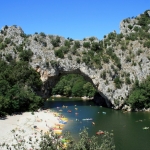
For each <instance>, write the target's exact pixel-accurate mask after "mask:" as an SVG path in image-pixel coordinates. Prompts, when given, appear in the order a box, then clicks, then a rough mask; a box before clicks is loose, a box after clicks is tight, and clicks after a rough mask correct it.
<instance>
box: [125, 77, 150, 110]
mask: <svg viewBox="0 0 150 150" xmlns="http://www.w3.org/2000/svg"><path fill="white" fill-rule="evenodd" d="M126 102H127V104H129V105H131V108H132V109H133V110H135V109H136V108H137V109H143V108H149V107H150V76H148V77H147V79H146V80H144V81H143V82H141V83H140V84H139V82H138V80H136V82H135V84H134V86H133V89H132V90H131V91H130V95H129V98H128V99H127V101H126Z"/></svg>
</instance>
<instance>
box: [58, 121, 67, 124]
mask: <svg viewBox="0 0 150 150" xmlns="http://www.w3.org/2000/svg"><path fill="white" fill-rule="evenodd" d="M59 123H62V124H66V123H67V122H66V121H63V120H59Z"/></svg>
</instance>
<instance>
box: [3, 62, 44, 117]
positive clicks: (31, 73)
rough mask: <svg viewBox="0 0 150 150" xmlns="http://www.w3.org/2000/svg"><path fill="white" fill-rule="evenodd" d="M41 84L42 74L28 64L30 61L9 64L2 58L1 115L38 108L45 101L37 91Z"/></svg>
mask: <svg viewBox="0 0 150 150" xmlns="http://www.w3.org/2000/svg"><path fill="white" fill-rule="evenodd" d="M41 85H42V82H41V80H40V75H39V74H38V73H37V72H35V70H33V69H32V68H31V67H29V66H28V62H23V61H19V62H15V61H12V62H11V63H10V64H7V63H6V62H4V61H2V60H0V116H3V115H5V114H7V113H9V114H11V113H13V112H16V111H26V110H36V109H38V107H39V106H41V104H42V102H43V101H42V99H41V98H40V97H39V96H37V95H36V91H39V90H40V88H41Z"/></svg>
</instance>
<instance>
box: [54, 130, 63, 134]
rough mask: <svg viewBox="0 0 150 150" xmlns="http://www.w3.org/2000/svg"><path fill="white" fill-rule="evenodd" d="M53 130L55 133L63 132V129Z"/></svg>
mask: <svg viewBox="0 0 150 150" xmlns="http://www.w3.org/2000/svg"><path fill="white" fill-rule="evenodd" d="M53 132H54V133H55V134H61V133H62V130H53Z"/></svg>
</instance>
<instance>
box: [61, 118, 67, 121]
mask: <svg viewBox="0 0 150 150" xmlns="http://www.w3.org/2000/svg"><path fill="white" fill-rule="evenodd" d="M60 119H61V120H63V121H68V118H60Z"/></svg>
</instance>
